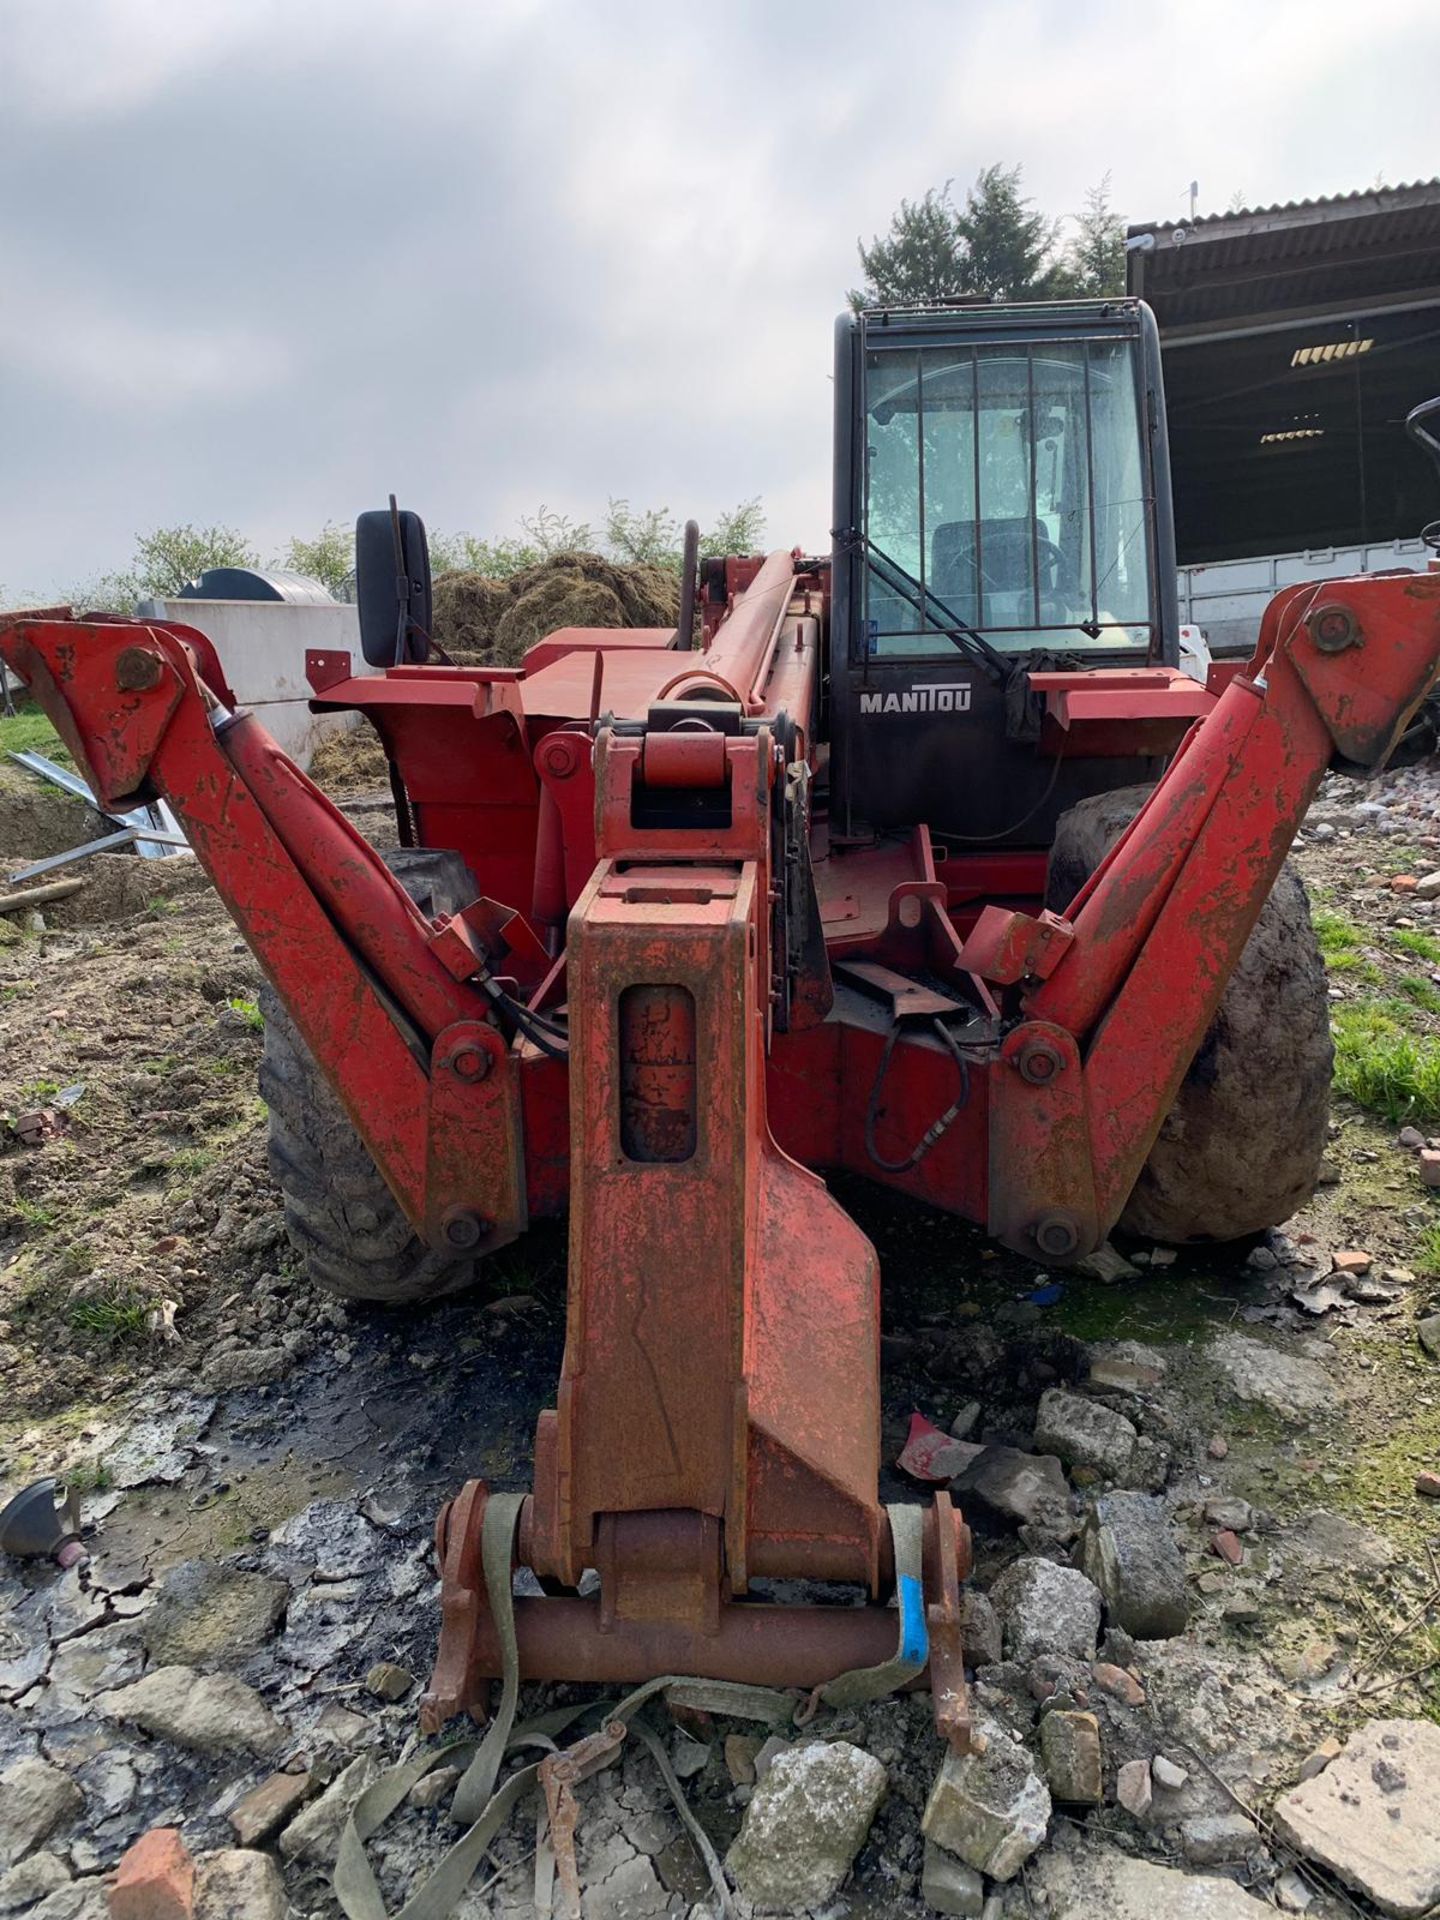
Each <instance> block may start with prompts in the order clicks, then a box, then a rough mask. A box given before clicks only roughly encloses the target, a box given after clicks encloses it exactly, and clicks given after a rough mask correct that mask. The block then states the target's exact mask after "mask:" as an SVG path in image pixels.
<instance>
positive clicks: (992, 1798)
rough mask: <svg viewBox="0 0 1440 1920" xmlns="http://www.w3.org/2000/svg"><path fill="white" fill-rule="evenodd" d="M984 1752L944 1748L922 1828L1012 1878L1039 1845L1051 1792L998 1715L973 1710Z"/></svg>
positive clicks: (979, 1867) (997, 1875)
mask: <svg viewBox="0 0 1440 1920" xmlns="http://www.w3.org/2000/svg"><path fill="white" fill-rule="evenodd" d="M976 1731H977V1733H979V1734H980V1735H981V1736H982V1739H983V1743H984V1751H983V1752H978V1753H966V1754H956V1753H947V1754H946V1756H945V1760H944V1764H943V1765H942V1766H941V1769H940V1772H939V1775H938V1776H937V1778H936V1781H935V1785H934V1786H933V1787H932V1788H931V1790H930V1798H929V1800H928V1801H927V1802H926V1805H925V1817H924V1819H923V1820H922V1821H921V1831H922V1832H923V1833H924V1835H925V1837H926V1839H927V1840H933V1841H934V1842H935V1844H936V1845H937V1846H940V1847H945V1848H947V1849H948V1851H949V1852H951V1853H955V1854H958V1855H959V1856H960V1858H961V1859H962V1860H963V1861H964V1862H965V1863H966V1865H967V1866H971V1867H974V1868H975V1869H976V1871H977V1872H979V1873H988V1874H989V1875H990V1876H991V1877H992V1879H995V1880H1013V1879H1014V1877H1015V1875H1016V1874H1017V1873H1018V1872H1019V1871H1020V1869H1021V1867H1022V1866H1024V1864H1025V1862H1026V1861H1027V1860H1028V1859H1029V1858H1030V1856H1031V1854H1032V1853H1034V1852H1035V1850H1036V1849H1037V1848H1038V1847H1040V1846H1041V1845H1043V1843H1044V1840H1045V1830H1046V1827H1047V1826H1048V1824H1049V1820H1050V1793H1049V1789H1048V1788H1047V1787H1046V1785H1045V1782H1044V1781H1043V1780H1042V1779H1041V1778H1040V1776H1039V1774H1038V1773H1036V1771H1035V1767H1034V1763H1033V1762H1032V1760H1031V1758H1030V1755H1029V1753H1028V1752H1027V1751H1026V1749H1025V1748H1024V1747H1022V1746H1021V1744H1020V1742H1019V1741H1018V1740H1016V1739H1014V1738H1012V1736H1011V1735H1010V1734H1009V1733H1007V1732H1006V1730H1005V1729H1004V1727H1002V1726H1001V1725H1000V1723H999V1722H998V1721H997V1720H993V1719H991V1718H990V1717H989V1716H988V1715H985V1714H977V1716H976Z"/></svg>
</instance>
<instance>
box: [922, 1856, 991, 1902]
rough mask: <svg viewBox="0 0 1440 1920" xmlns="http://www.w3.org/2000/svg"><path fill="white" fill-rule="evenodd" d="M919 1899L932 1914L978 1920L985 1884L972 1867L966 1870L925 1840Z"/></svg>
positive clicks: (960, 1861) (959, 1861)
mask: <svg viewBox="0 0 1440 1920" xmlns="http://www.w3.org/2000/svg"><path fill="white" fill-rule="evenodd" d="M920 1898H921V1899H922V1900H923V1901H924V1902H925V1904H926V1906H927V1907H930V1908H931V1909H932V1910H933V1911H934V1912H936V1913H949V1914H957V1915H959V1916H960V1917H961V1920H980V1915H982V1914H983V1913H984V1911H985V1881H984V1879H983V1877H982V1876H981V1875H980V1874H978V1873H977V1872H976V1871H975V1869H974V1868H973V1867H967V1866H966V1864H965V1862H964V1861H963V1860H957V1859H956V1857H955V1855H954V1854H953V1853H947V1852H946V1851H945V1849H944V1847H937V1846H936V1844H935V1842H934V1841H933V1840H927V1841H926V1842H925V1867H924V1871H923V1873H922V1874H921V1876H920Z"/></svg>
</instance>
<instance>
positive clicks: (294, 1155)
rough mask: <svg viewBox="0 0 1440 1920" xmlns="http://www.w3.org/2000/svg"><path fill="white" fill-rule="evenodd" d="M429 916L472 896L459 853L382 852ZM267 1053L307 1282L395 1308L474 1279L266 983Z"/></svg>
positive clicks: (281, 1166) (270, 1094)
mask: <svg viewBox="0 0 1440 1920" xmlns="http://www.w3.org/2000/svg"><path fill="white" fill-rule="evenodd" d="M384 857H385V860H386V861H387V863H388V864H389V865H390V866H391V867H392V868H393V869H394V871H395V872H396V873H397V874H398V876H399V878H400V880H401V881H402V882H403V884H404V886H405V889H406V891H407V892H408V893H409V894H410V896H411V898H412V899H413V900H415V901H416V902H417V904H418V905H419V906H420V907H421V909H422V911H424V912H425V913H427V914H431V915H433V914H438V913H453V912H456V911H458V910H459V908H460V907H462V906H464V905H465V904H467V902H469V901H470V900H473V899H474V897H475V893H476V888H475V884H474V881H473V880H472V879H470V877H469V873H468V869H466V868H465V866H464V863H463V861H461V860H460V858H459V856H458V855H457V854H452V853H443V852H430V851H428V850H426V849H419V848H416V849H403V850H400V851H397V852H393V853H386V854H385V856H384ZM260 1005H261V1010H262V1012H263V1014H264V1016H265V1050H264V1053H263V1055H262V1057H261V1061H260V1093H261V1096H262V1098H263V1099H264V1101H265V1103H266V1106H267V1107H268V1109H269V1127H270V1137H269V1158H270V1171H271V1174H272V1175H273V1177H274V1179H275V1182H276V1184H277V1185H278V1186H279V1188H280V1192H281V1195H282V1198H283V1200H284V1204H285V1226H286V1230H287V1232H288V1233H289V1236H290V1243H291V1245H292V1246H293V1247H294V1249H295V1251H296V1253H297V1254H298V1255H299V1256H300V1260H301V1263H302V1265H303V1267H304V1269H305V1273H306V1275H307V1276H308V1278H309V1279H311V1280H312V1281H314V1283H315V1285H316V1286H318V1287H323V1288H324V1289H325V1291H326V1292H327V1293H333V1294H338V1295H339V1296H340V1297H341V1298H342V1299H345V1300H371V1301H377V1302H381V1303H386V1304H389V1305H393V1306H401V1305H407V1304H412V1303H415V1302H419V1301H423V1300H435V1299H439V1298H440V1297H441V1296H442V1295H444V1294H449V1293H456V1292H458V1291H460V1289H462V1288H464V1287H468V1286H470V1285H472V1284H473V1282H474V1279H475V1272H476V1262H475V1261H474V1260H457V1259H456V1257H455V1256H454V1254H447V1253H439V1252H436V1250H435V1249H434V1248H432V1247H429V1246H427V1245H426V1244H425V1242H424V1241H423V1240H421V1239H420V1237H419V1236H418V1235H417V1234H416V1232H415V1230H414V1228H413V1227H412V1226H411V1225H410V1222H409V1220H408V1219H407V1218H406V1216H405V1214H404V1212H403V1211H402V1209H401V1207H400V1204H399V1202H398V1201H397V1200H396V1198H395V1196H394V1194H393V1193H391V1191H390V1189H389V1187H388V1186H387V1185H386V1183H385V1180H384V1178H383V1177H382V1175H381V1173H380V1170H379V1168H378V1167H377V1166H376V1165H375V1162H374V1160H373V1159H372V1158H371V1157H370V1150H369V1148H368V1147H367V1146H366V1145H365V1143H364V1141H363V1140H362V1139H361V1138H360V1136H359V1134H358V1133H357V1132H356V1131H355V1128H354V1127H353V1126H352V1124H351V1122H350V1117H349V1115H348V1114H347V1113H346V1111H345V1109H344V1107H343V1106H342V1105H341V1103H340V1100H339V1099H338V1097H337V1096H336V1094H335V1092H334V1089H333V1088H332V1087H331V1085H330V1082H329V1081H328V1080H327V1079H326V1078H325V1076H324V1074H323V1073H322V1072H321V1071H320V1069H319V1067H318V1066H317V1065H316V1064H315V1059H314V1056H313V1055H312V1054H311V1052H310V1050H309V1048H308V1047H307V1046H306V1045H305V1042H304V1041H303V1040H302V1039H301V1038H300V1035H299V1033H298V1032H297V1030H296V1028H295V1024H294V1022H293V1021H292V1020H291V1018H290V1016H289V1014H288V1013H287V1012H286V1010H285V1008H284V1006H283V1004H282V1003H281V1001H280V999H279V996H278V995H277V994H276V993H275V991H274V989H273V988H272V987H270V986H269V985H268V984H267V985H266V986H265V987H263V988H262V989H261V994H260Z"/></svg>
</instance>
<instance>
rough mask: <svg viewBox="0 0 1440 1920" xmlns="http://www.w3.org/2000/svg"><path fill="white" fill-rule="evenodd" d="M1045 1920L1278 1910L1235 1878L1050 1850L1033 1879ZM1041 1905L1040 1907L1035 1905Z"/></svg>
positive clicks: (1267, 1914) (1084, 1851)
mask: <svg viewBox="0 0 1440 1920" xmlns="http://www.w3.org/2000/svg"><path fill="white" fill-rule="evenodd" d="M1030 1884H1031V1889H1032V1891H1034V1892H1039V1893H1044V1894H1045V1896H1046V1899H1047V1905H1046V1908H1045V1911H1046V1915H1047V1920H1273V1915H1274V1909H1273V1908H1272V1907H1269V1906H1267V1905H1265V1903H1264V1902H1263V1901H1260V1900H1256V1899H1254V1898H1253V1897H1252V1896H1251V1895H1250V1894H1248V1893H1245V1892H1244V1891H1243V1890H1242V1889H1241V1888H1239V1887H1237V1886H1236V1885H1235V1883H1234V1881H1233V1880H1224V1879H1220V1878H1218V1877H1212V1876H1210V1875H1207V1874H1194V1873H1181V1872H1179V1871H1178V1870H1177V1869H1176V1868H1174V1867H1161V1866H1157V1865H1156V1864H1155V1862H1154V1861H1151V1860H1133V1859H1129V1858H1127V1857H1126V1856H1125V1855H1124V1854H1122V1853H1119V1852H1117V1851H1116V1850H1115V1849H1113V1848H1109V1847H1105V1848H1101V1847H1084V1848H1077V1849H1076V1850H1075V1851H1074V1852H1072V1853H1066V1854H1061V1853H1060V1852H1058V1851H1055V1850H1052V1851H1051V1852H1050V1853H1048V1854H1047V1855H1046V1856H1045V1858H1044V1860H1043V1861H1042V1862H1041V1865H1040V1869H1039V1871H1038V1872H1036V1873H1034V1874H1032V1875H1031V1880H1030ZM1037 1904H1038V1903H1037Z"/></svg>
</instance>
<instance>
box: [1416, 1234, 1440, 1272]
mask: <svg viewBox="0 0 1440 1920" xmlns="http://www.w3.org/2000/svg"><path fill="white" fill-rule="evenodd" d="M1415 1265H1416V1268H1417V1269H1418V1271H1419V1272H1421V1273H1430V1274H1440V1225H1437V1226H1433V1227H1427V1228H1426V1229H1425V1231H1424V1232H1423V1233H1422V1234H1421V1236H1420V1244H1419V1246H1418V1247H1417V1248H1416V1250H1415Z"/></svg>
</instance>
